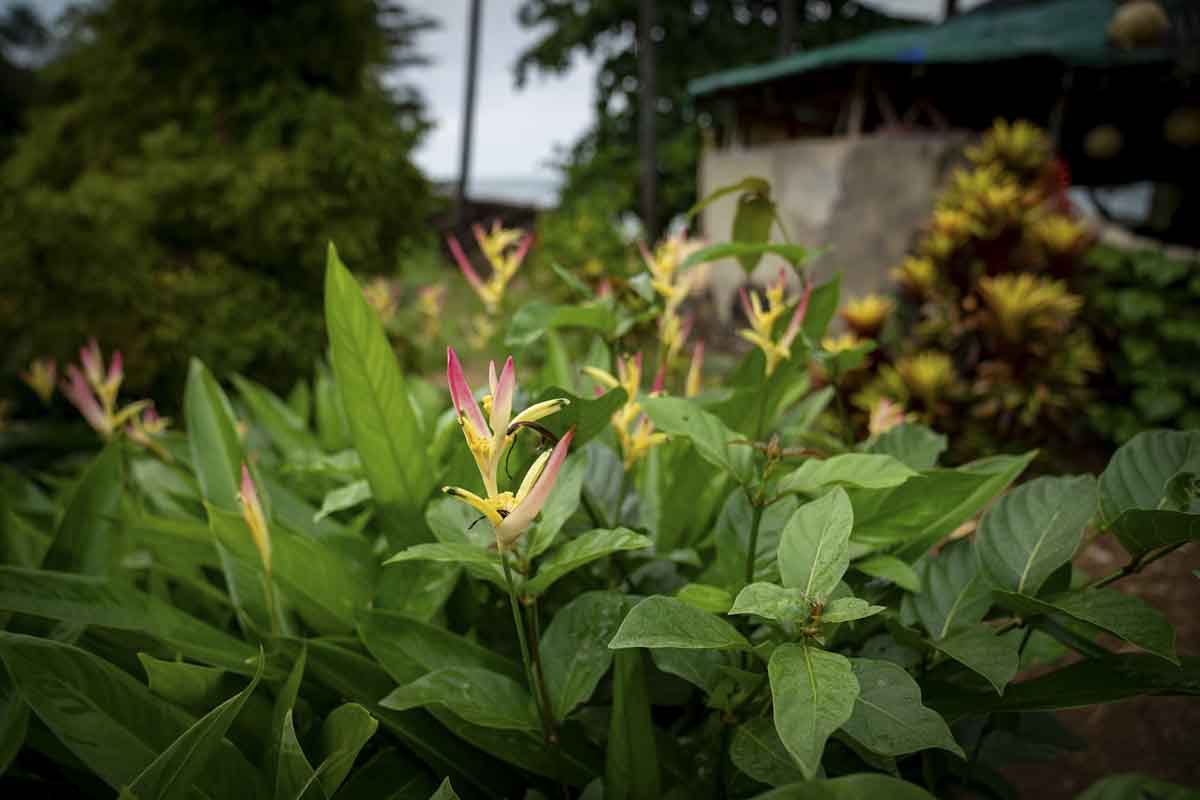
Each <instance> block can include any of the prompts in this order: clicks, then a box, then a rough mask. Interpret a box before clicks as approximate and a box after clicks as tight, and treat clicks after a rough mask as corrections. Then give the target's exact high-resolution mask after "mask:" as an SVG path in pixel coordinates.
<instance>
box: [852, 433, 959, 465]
mask: <svg viewBox="0 0 1200 800" xmlns="http://www.w3.org/2000/svg"><path fill="white" fill-rule="evenodd" d="M867 451H868V452H871V453H882V454H884V455H889V456H892V457H893V458H896V459H898V460H900V461H902V462H904V463H905V464H907V465H908V466H910V467H912V468H913V469H929V468H931V467H933V466H936V465H937V460H938V456H940V455H941V454H942V453H944V452H946V437H945V436H943V435H942V434H940V433H934V432H933V431H932V430H931V429H929V428H927V427H925V426H924V425H917V424H916V423H913V422H905V423H904V424H902V425H897V426H896V427H894V428H892V429H891V430H887V431H884V432H883V433H881V434H879V436H878V437H876V438H875V439H874V440H873V441H872V442H871V443H870V444H869V445H867Z"/></svg>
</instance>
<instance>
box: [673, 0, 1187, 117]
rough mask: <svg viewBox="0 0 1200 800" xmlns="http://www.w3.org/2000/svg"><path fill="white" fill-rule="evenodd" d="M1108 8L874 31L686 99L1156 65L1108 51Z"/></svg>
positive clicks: (1058, 5)
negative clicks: (907, 71)
mask: <svg viewBox="0 0 1200 800" xmlns="http://www.w3.org/2000/svg"><path fill="white" fill-rule="evenodd" d="M1167 5H1172V4H1171V3H1168V4H1167ZM1116 7H1117V3H1116V0H1057V2H1046V3H1039V4H1037V5H1029V6H1024V7H1018V8H1011V7H1010V8H1002V9H1001V8H998V9H994V10H989V9H987V8H986V7H985V8H982V9H979V10H977V11H973V12H971V13H969V14H964V15H961V16H959V17H955V18H954V19H951V20H950V21H948V22H945V23H943V24H941V25H929V26H925V27H919V28H898V29H895V30H888V31H880V32H878V33H872V34H868V35H866V36H860V37H858V38H857V39H851V40H850V41H847V42H843V43H841V44H836V45H832V46H830V47H823V48H821V49H819V50H809V51H805V52H802V53H796V54H794V55H790V56H787V57H786V58H781V59H778V60H776V61H770V62H768V63H765V64H757V65H754V66H748V67H739V68H737V69H730V70H725V71H724V72H718V73H716V74H714V75H706V76H705V77H703V78H698V79H696V80H694V81H692V82H691V83H689V84H688V91H689V92H691V94H693V95H704V94H711V93H713V92H717V91H721V90H723V89H734V88H738V87H743V86H751V85H753V84H756V83H763V82H765V81H771V80H775V79H778V78H785V77H791V76H795V75H799V74H801V73H804V72H810V71H812V70H818V69H827V68H830V67H839V66H844V65H847V64H889V63H890V64H966V63H972V62H984V61H1008V60H1013V59H1019V58H1029V57H1047V58H1054V59H1058V60H1059V61H1062V62H1063V63H1066V64H1071V65H1074V66H1085V67H1098V66H1109V65H1113V64H1122V63H1144V62H1148V61H1160V60H1164V59H1165V58H1166V57H1167V56H1166V51H1165V50H1162V49H1158V48H1150V49H1139V50H1133V51H1125V50H1118V49H1116V48H1113V47H1110V46H1109V44H1108V42H1107V37H1106V33H1105V28H1106V27H1107V25H1108V22H1109V20H1110V19H1111V18H1112V15H1113V12H1114V11H1115V10H1116Z"/></svg>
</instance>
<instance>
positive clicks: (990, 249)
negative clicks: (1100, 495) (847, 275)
mask: <svg viewBox="0 0 1200 800" xmlns="http://www.w3.org/2000/svg"><path fill="white" fill-rule="evenodd" d="M966 160H967V162H968V163H967V164H966V165H964V166H963V167H961V168H959V169H957V170H955V171H954V172H953V173H952V174H951V176H950V178H949V180H948V181H947V185H946V187H945V189H944V190H943V192H942V195H941V197H939V199H938V201H937V205H936V207H935V209H934V211H933V214H932V217H931V219H930V222H929V224H928V225H927V227H926V228H925V230H924V231H923V233H922V235H921V237H920V239H919V241H918V242H917V243H916V245H915V247H914V249H913V253H912V255H910V256H909V257H907V258H906V259H905V260H904V261H903V262H902V263H901V264H900V265H899V266H897V267H896V268H895V269H894V270H893V271H892V277H893V279H894V280H895V282H896V284H897V285H898V288H899V292H898V298H897V299H898V300H899V305H898V306H896V307H895V313H894V314H892V316H893V317H894V318H895V321H894V322H893V323H892V324H891V326H890V327H889V326H885V325H884V324H883V323H884V318H885V317H887V316H888V315H889V312H892V310H893V307H892V306H890V305H888V303H887V302H885V301H884V300H882V299H874V298H863V299H861V300H858V301H852V302H850V303H849V304H847V305H846V307H845V308H844V309H843V310H842V317H843V319H844V320H845V321H846V322H847V324H848V326H849V328H850V329H851V331H853V332H854V333H855V334H857V335H858V336H861V337H865V338H878V339H881V341H882V343H883V347H882V349H881V350H880V351H878V352H877V353H876V354H875V355H874V356H873V358H872V361H871V363H870V364H869V366H870V367H872V369H871V370H870V372H869V373H868V374H861V373H860V374H858V375H856V376H852V377H851V378H850V379H849V380H848V381H847V383H848V385H847V386H846V387H843V388H848V389H849V390H851V391H852V392H853V400H852V402H853V405H854V406H855V407H856V410H857V412H858V413H859V414H861V416H860V417H859V422H861V423H863V424H865V423H866V421H867V418H868V416H869V415H870V414H871V413H872V410H873V409H874V408H875V407H876V406H877V404H878V403H879V402H880V400H881V399H883V398H886V399H888V400H889V401H891V402H895V403H899V404H900V405H901V406H902V407H903V408H905V409H908V410H910V411H912V412H914V413H916V414H917V416H918V418H919V419H921V420H922V421H923V422H926V423H928V424H931V425H933V426H934V427H935V428H937V429H938V430H944V431H947V432H951V433H953V434H955V436H954V440H955V443H956V446H957V447H958V448H959V451H958V453H956V455H958V456H959V457H966V456H970V455H974V454H977V453H979V452H981V451H982V450H984V449H992V448H996V447H999V448H1004V449H1008V448H1013V447H1027V446H1031V445H1042V444H1046V443H1050V442H1056V441H1057V442H1062V441H1071V440H1073V439H1075V438H1077V437H1078V436H1080V435H1082V434H1083V433H1084V430H1083V428H1082V426H1081V422H1082V421H1083V420H1084V419H1085V417H1086V415H1085V414H1083V413H1081V409H1082V408H1083V407H1084V406H1085V405H1086V404H1087V401H1088V398H1089V397H1090V393H1089V389H1088V384H1089V381H1090V380H1091V376H1093V375H1094V374H1095V373H1097V372H1098V371H1099V370H1100V369H1101V368H1102V366H1103V364H1102V360H1101V358H1100V355H1099V353H1098V352H1097V350H1096V348H1095V346H1094V345H1093V342H1092V338H1091V335H1090V334H1089V332H1088V329H1087V328H1086V327H1085V326H1083V325H1082V324H1081V311H1082V308H1083V302H1084V301H1083V298H1082V297H1081V296H1080V295H1078V294H1076V293H1074V292H1073V291H1072V290H1071V286H1072V283H1071V281H1072V279H1073V278H1074V276H1075V275H1076V273H1077V271H1078V267H1079V265H1080V264H1081V260H1082V256H1083V254H1084V252H1085V250H1086V248H1087V247H1088V245H1089V243H1090V236H1089V234H1088V232H1087V230H1086V229H1085V228H1084V227H1083V226H1082V225H1081V224H1080V223H1079V222H1078V221H1077V220H1076V219H1074V218H1073V217H1072V216H1071V214H1070V213H1069V208H1068V207H1067V204H1066V202H1065V199H1064V196H1063V187H1064V173H1065V171H1064V169H1063V168H1062V167H1061V165H1060V164H1059V163H1058V162H1057V161H1056V160H1055V158H1054V153H1053V149H1052V147H1051V144H1050V140H1049V138H1048V137H1047V136H1046V134H1045V133H1044V132H1043V131H1041V130H1039V129H1038V128H1036V127H1035V126H1033V125H1030V124H1029V123H1027V122H1015V123H1011V124H1010V123H1008V122H1005V121H1003V120H1001V121H998V122H997V123H996V124H995V125H994V126H993V127H992V129H991V130H990V131H989V132H988V133H987V134H986V135H985V136H984V137H983V139H982V140H981V141H980V142H979V143H978V144H976V145H974V146H972V147H968V148H967V150H966Z"/></svg>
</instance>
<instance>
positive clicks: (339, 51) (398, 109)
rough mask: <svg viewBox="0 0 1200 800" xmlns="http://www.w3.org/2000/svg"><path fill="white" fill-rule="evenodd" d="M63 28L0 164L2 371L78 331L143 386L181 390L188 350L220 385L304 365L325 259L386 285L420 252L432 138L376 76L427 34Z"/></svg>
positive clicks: (402, 10)
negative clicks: (234, 376) (330, 249)
mask: <svg viewBox="0 0 1200 800" xmlns="http://www.w3.org/2000/svg"><path fill="white" fill-rule="evenodd" d="M67 22H68V25H67V29H66V30H67V32H66V34H65V40H64V41H63V42H61V43H59V44H58V46H57V47H56V53H57V54H56V55H55V56H54V57H53V58H52V59H50V60H49V62H48V63H46V64H45V65H44V66H43V67H42V68H41V69H40V70H39V73H38V76H37V78H38V84H39V91H38V99H37V101H36V102H35V103H34V104H33V105H32V106H31V107H30V108H29V110H28V112H27V114H26V115H25V119H24V120H23V127H24V132H23V133H22V134H21V135H20V136H19V138H17V139H16V141H15V142H14V144H13V146H12V148H11V152H10V154H9V157H8V158H7V159H6V161H5V162H4V164H3V166H2V167H0V193H2V198H0V261H2V262H3V263H4V264H6V265H7V268H6V270H4V272H3V275H2V276H0V298H2V299H0V339H4V340H5V341H6V342H10V343H11V345H10V347H8V348H6V353H5V355H6V357H7V358H8V359H10V363H6V364H4V365H3V366H4V367H5V368H6V369H5V370H4V371H5V372H6V373H8V374H12V373H13V372H14V371H15V368H16V366H17V365H18V364H20V363H22V362H23V361H24V360H26V359H28V358H30V357H32V356H34V355H40V354H49V355H57V356H60V357H61V356H64V355H67V354H68V353H69V352H70V351H71V349H72V348H73V347H75V346H77V344H78V343H79V342H80V341H81V340H82V339H83V338H84V337H86V336H88V335H93V334H94V335H96V336H98V337H99V338H100V339H101V341H103V342H107V343H108V344H110V345H113V346H122V347H124V348H125V349H126V351H127V361H129V362H131V369H130V380H131V381H133V384H134V386H135V387H140V388H144V387H145V385H146V384H147V383H150V382H152V381H153V380H155V379H156V378H157V377H158V376H159V375H169V376H171V378H172V379H178V378H181V377H182V375H183V369H182V368H181V367H182V364H181V359H182V358H183V355H182V350H183V348H182V347H181V345H182V344H183V343H184V342H185V341H186V343H187V345H188V349H190V350H191V351H192V352H193V353H195V354H196V355H199V356H201V357H202V358H204V359H205V360H207V361H209V362H210V363H213V364H215V365H216V366H217V368H218V369H219V370H220V371H222V372H228V371H231V370H235V369H247V368H250V367H251V365H253V368H254V370H255V371H256V373H257V374H259V375H260V376H268V377H269V376H271V375H276V376H279V377H280V378H282V377H283V376H284V375H287V374H288V373H289V372H290V371H291V370H293V369H294V368H295V367H304V368H307V367H309V366H310V365H311V361H312V359H313V358H314V357H316V356H318V355H319V353H320V342H321V340H322V337H321V323H320V317H319V311H320V300H319V297H320V279H321V274H322V266H323V261H324V249H325V247H324V246H325V243H326V242H327V241H328V240H335V241H336V242H337V243H338V246H339V248H340V250H341V251H342V253H343V256H344V257H345V259H346V260H347V262H348V263H350V264H352V265H354V266H356V267H360V268H370V269H375V270H379V271H388V270H391V269H393V268H395V267H396V265H397V264H398V262H399V260H400V259H401V258H402V256H403V254H404V252H405V251H406V249H408V248H411V247H413V246H414V243H416V242H418V241H419V240H420V238H421V237H423V236H424V235H425V234H424V220H425V218H426V216H427V215H428V213H429V210H430V205H431V202H432V200H431V195H430V191H429V187H428V184H427V183H426V181H425V180H424V178H423V177H422V176H421V174H420V173H419V172H418V171H417V170H416V168H415V167H414V166H413V164H412V163H411V160H410V157H409V156H410V153H411V151H412V149H413V148H414V146H415V145H416V144H417V142H418V141H419V139H420V137H421V135H422V134H423V132H424V131H425V129H426V127H427V122H426V120H425V119H424V117H423V114H422V106H421V102H420V98H419V96H418V95H417V94H416V93H415V92H414V91H413V90H411V89H408V88H404V87H400V88H396V87H394V86H390V85H389V84H385V81H384V75H385V72H386V73H387V75H388V78H389V79H391V78H392V77H393V76H394V75H395V74H396V73H395V70H396V69H397V68H400V67H404V66H408V65H411V64H413V63H415V61H416V60H418V56H417V52H416V50H415V41H416V38H417V36H418V35H419V34H420V32H421V31H422V30H424V29H426V28H427V27H429V25H430V24H431V23H430V22H429V21H428V20H426V19H423V18H420V17H418V16H416V15H414V14H413V13H411V12H410V11H409V10H407V9H406V7H405V6H404V5H402V4H399V3H393V2H386V1H385V0H336V2H328V0H291V1H290V2H287V3H278V2H269V1H268V0H257V1H254V2H239V3H228V2H223V1H222V0H108V1H107V2H102V3H99V4H92V5H89V6H87V7H85V8H82V9H75V10H72V11H70V12H68V16H67ZM401 74H402V73H401ZM234 330H236V331H237V332H238V335H237V336H236V337H234V336H230V335H229V333H230V332H231V331H234ZM161 388H162V389H163V390H164V392H169V394H168V396H172V395H173V394H174V392H170V387H161Z"/></svg>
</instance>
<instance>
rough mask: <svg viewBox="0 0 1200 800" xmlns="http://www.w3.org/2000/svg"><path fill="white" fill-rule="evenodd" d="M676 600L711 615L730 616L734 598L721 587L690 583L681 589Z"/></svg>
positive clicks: (676, 595)
mask: <svg viewBox="0 0 1200 800" xmlns="http://www.w3.org/2000/svg"><path fill="white" fill-rule="evenodd" d="M675 599H676V600H682V601H683V602H685V603H687V604H688V605H690V606H695V607H696V608H698V609H700V610H701V611H707V612H709V613H710V614H728V613H729V609H730V608H731V607H732V606H733V596H732V595H731V594H730V593H729V592H727V591H725V590H724V589H722V588H721V587H719V586H708V585H706V584H703V583H689V584H686V585H685V586H682V587H680V589H679V591H678V592H676V593H675Z"/></svg>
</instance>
